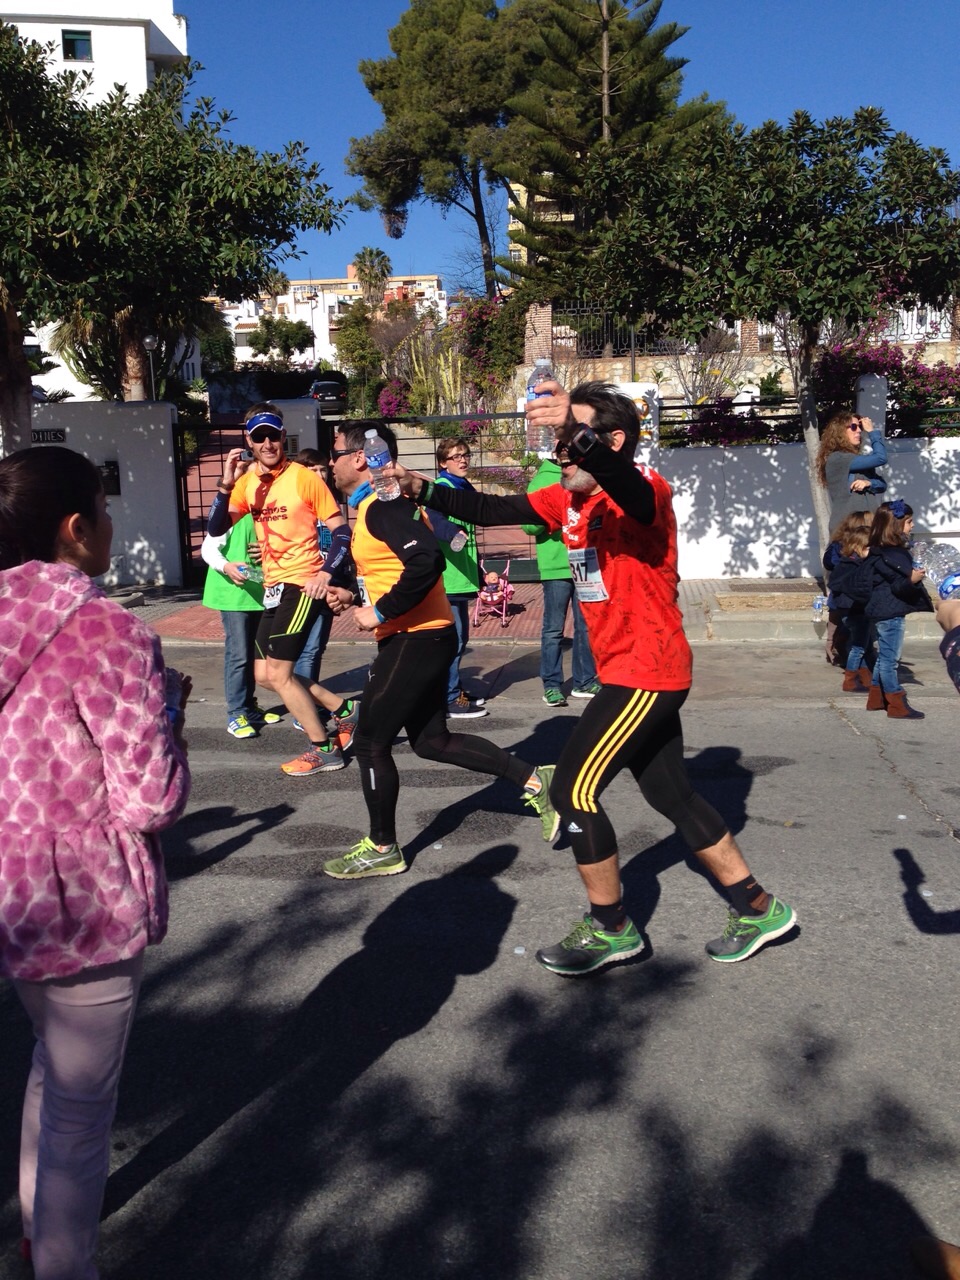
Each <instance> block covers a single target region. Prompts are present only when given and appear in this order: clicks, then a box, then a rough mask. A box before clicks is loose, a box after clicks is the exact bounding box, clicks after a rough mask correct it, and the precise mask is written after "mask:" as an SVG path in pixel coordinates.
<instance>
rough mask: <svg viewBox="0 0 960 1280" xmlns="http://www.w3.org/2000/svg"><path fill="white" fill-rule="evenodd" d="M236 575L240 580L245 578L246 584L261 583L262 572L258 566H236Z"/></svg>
mask: <svg viewBox="0 0 960 1280" xmlns="http://www.w3.org/2000/svg"><path fill="white" fill-rule="evenodd" d="M237 573H239V574H240V576H241V578H246V580H247V582H257V583H261V582H263V570H262V569H261V568H260V566H259V565H258V564H241V565H238V566H237Z"/></svg>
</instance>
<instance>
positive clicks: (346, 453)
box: [330, 449, 363, 462]
mask: <svg viewBox="0 0 960 1280" xmlns="http://www.w3.org/2000/svg"><path fill="white" fill-rule="evenodd" d="M352 453H363V449H331V450H330V461H331V462H336V460H337V459H338V458H349V457H350V455H351V454H352Z"/></svg>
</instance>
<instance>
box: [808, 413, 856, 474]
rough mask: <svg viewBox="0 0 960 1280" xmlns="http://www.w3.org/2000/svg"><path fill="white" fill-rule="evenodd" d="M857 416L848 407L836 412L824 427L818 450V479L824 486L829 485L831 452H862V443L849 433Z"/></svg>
mask: <svg viewBox="0 0 960 1280" xmlns="http://www.w3.org/2000/svg"><path fill="white" fill-rule="evenodd" d="M856 416H857V415H856V414H855V413H853V412H851V411H850V410H849V409H846V410H844V411H843V412H842V413H835V414H834V415H833V417H832V418H831V419H830V421H829V422H828V423H827V425H826V426H825V427H824V428H823V435H822V436H821V437H820V448H819V449H818V450H817V479H818V480H819V481H820V483H821V484H822V485H823V487H824V488H826V486H827V459H828V458H829V457H830V455H831V453H836V451H837V450H838V449H842V450H843V451H844V453H859V452H860V445H859V444H854V443H853V441H852V440H851V439H850V437H849V435H848V434H847V427H849V425H850V423H851V422H852V421H854V419H855V418H856Z"/></svg>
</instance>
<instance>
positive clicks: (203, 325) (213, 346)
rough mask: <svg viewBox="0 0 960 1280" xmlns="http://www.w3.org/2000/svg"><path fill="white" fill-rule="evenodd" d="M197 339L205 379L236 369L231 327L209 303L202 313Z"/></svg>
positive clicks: (235, 352) (235, 350) (235, 353)
mask: <svg viewBox="0 0 960 1280" xmlns="http://www.w3.org/2000/svg"><path fill="white" fill-rule="evenodd" d="M197 338H198V341H199V344H200V368H201V369H202V371H203V376H204V377H208V376H209V375H210V374H213V373H230V372H231V371H232V370H233V369H235V368H236V365H237V349H236V346H235V345H234V341H233V334H232V333H231V331H230V326H229V324H228V323H227V321H226V319H225V317H224V316H223V314H222V313H221V312H220V311H218V310H217V309H216V307H214V306H212V305H210V304H209V303H208V304H207V306H206V309H205V311H204V312H203V313H202V317H201V321H200V326H199V329H198V333H197Z"/></svg>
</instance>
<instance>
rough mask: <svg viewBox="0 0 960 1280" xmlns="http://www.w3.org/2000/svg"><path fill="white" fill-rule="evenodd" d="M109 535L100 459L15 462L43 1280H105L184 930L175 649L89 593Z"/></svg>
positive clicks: (2, 752)
mask: <svg viewBox="0 0 960 1280" xmlns="http://www.w3.org/2000/svg"><path fill="white" fill-rule="evenodd" d="M112 534H113V525H112V522H111V520H110V516H109V514H108V512H107V504H106V499H105V497H104V494H103V488H102V485H101V483H100V476H99V473H98V471H97V469H96V468H95V467H94V466H93V464H92V463H91V462H89V461H88V460H87V459H86V458H84V457H82V456H81V455H79V454H77V453H73V452H72V451H71V450H69V449H62V448H57V447H40V448H34V449H25V450H22V451H20V452H19V453H14V454H11V455H10V456H9V457H7V458H4V459H3V460H2V461H0V791H2V799H3V803H2V806H0V974H2V975H3V976H5V977H8V978H11V979H12V980H13V983H14V986H15V988H16V991H17V994H18V995H19V997H20V1000H21V1001H22V1003H23V1005H24V1008H25V1009H26V1011H27V1014H28V1015H29V1017H30V1020H31V1022H32V1024H33V1029H34V1033H35V1035H36V1045H35V1048H34V1053H33V1063H32V1066H31V1069H30V1075H29V1078H28V1081H27V1090H26V1096H25V1099H24V1106H23V1127H22V1132H21V1147H20V1201H21V1208H22V1214H23V1225H24V1241H23V1252H24V1255H25V1257H27V1258H29V1257H30V1254H31V1251H32V1260H33V1266H34V1272H35V1275H36V1276H37V1278H38V1280H96V1276H97V1269H96V1263H95V1261H94V1254H95V1251H96V1244H97V1228H98V1220H99V1215H100V1209H101V1205H102V1201H103V1191H104V1185H105V1183H106V1177H107V1169H108V1159H109V1150H110V1128H111V1124H112V1122H113V1115H114V1110H115V1107H116V1097H117V1082H118V1079H119V1076H120V1068H121V1066H122V1063H123V1056H124V1051H125V1048H126V1043H127V1037H128V1035H129V1031H130V1023H131V1021H132V1018H133V1013H134V1008H135V1006H136V1001H137V993H138V990H139V985H140V973H141V969H142V965H143V952H144V948H145V947H146V946H147V945H148V944H149V943H152V942H160V941H161V940H162V938H163V936H164V934H165V932H166V927H167V890H166V880H165V877H164V871H163V860H162V856H161V853H160V846H159V843H158V839H157V835H156V833H157V832H158V831H161V830H163V828H164V827H169V826H170V825H171V824H172V823H173V822H175V821H176V820H177V818H178V817H179V816H180V814H181V812H182V810H183V808H184V805H185V804H186V801H187V795H188V792H189V786H190V779H189V772H188V769H187V763H186V758H185V755H184V750H183V744H182V741H181V740H180V738H179V733H180V729H181V727H182V723H183V715H182V705H181V704H182V701H183V699H182V697H181V695H180V693H179V691H178V692H177V695H176V699H175V700H176V702H177V704H178V705H177V706H176V707H175V708H173V710H172V711H171V712H170V713H168V712H167V711H166V710H165V704H166V703H167V702H168V701H171V700H172V699H169V698H167V697H166V696H165V692H166V684H167V680H166V675H165V672H164V667H163V660H162V658H161V656H160V647H159V642H158V640H157V638H156V637H155V636H154V635H153V633H152V632H151V631H149V630H148V629H147V628H146V627H145V626H144V625H143V624H142V623H141V622H139V621H137V619H136V618H133V617H131V615H130V614H129V613H127V611H126V610H124V609H123V608H121V607H120V606H119V605H117V604H114V603H112V602H111V601H109V600H107V599H106V598H105V597H104V595H103V592H102V591H101V590H100V589H99V587H97V586H95V585H94V583H93V582H91V581H90V579H91V577H94V576H96V575H97V574H101V573H104V572H106V570H107V569H108V568H109V566H110V542H111V538H112ZM172 683H176V682H175V680H174V681H173V682H172Z"/></svg>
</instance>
